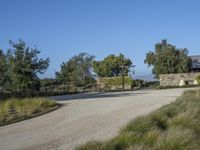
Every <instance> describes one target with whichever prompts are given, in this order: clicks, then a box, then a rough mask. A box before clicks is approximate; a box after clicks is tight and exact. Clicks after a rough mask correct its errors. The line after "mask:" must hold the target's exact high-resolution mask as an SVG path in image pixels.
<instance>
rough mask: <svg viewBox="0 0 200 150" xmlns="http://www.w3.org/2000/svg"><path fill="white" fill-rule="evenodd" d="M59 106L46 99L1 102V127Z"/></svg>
mask: <svg viewBox="0 0 200 150" xmlns="http://www.w3.org/2000/svg"><path fill="white" fill-rule="evenodd" d="M57 106H58V105H57V104H56V103H55V102H54V101H52V100H47V99H45V98H26V99H9V100H6V101H2V102H0V126H1V125H5V124H9V123H13V122H16V121H20V120H24V119H27V118H31V117H34V116H37V115H40V114H43V113H46V112H48V111H51V110H52V109H55V108H56V107H57Z"/></svg>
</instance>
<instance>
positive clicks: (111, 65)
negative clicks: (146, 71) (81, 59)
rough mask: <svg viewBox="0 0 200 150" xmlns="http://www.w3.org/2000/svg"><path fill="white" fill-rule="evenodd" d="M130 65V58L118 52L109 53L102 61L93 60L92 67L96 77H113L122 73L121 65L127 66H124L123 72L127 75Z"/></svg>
mask: <svg viewBox="0 0 200 150" xmlns="http://www.w3.org/2000/svg"><path fill="white" fill-rule="evenodd" d="M131 65H132V62H131V60H130V59H128V58H125V57H124V55H123V54H120V55H119V56H115V55H109V56H107V57H106V58H104V60H102V61H94V63H93V68H94V71H95V73H96V74H97V76H98V77H114V76H119V75H120V74H121V73H122V68H121V66H127V68H124V74H125V75H127V74H128V72H129V67H130V66H131Z"/></svg>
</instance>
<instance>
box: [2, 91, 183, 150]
mask: <svg viewBox="0 0 200 150" xmlns="http://www.w3.org/2000/svg"><path fill="white" fill-rule="evenodd" d="M183 91H184V89H169V90H140V91H134V92H123V93H121V92H118V93H101V94H98V93H93V94H78V95H69V96H58V97H53V98H54V99H56V100H58V102H59V103H62V104H63V105H64V106H62V107H61V108H60V109H58V110H56V111H53V112H51V113H48V114H46V115H42V116H40V117H36V118H33V119H30V120H25V121H22V122H18V123H15V124H12V125H8V126H3V127H0V149H2V150H23V149H24V150H40V149H41V150H51V149H52V150H54V149H56V150H69V149H74V147H75V146H77V145H78V144H82V143H84V142H86V141H89V140H106V139H109V138H111V137H113V136H115V135H116V134H117V133H118V131H119V129H120V127H122V126H123V125H124V124H126V123H127V122H128V121H130V120H131V119H132V118H135V117H137V116H140V115H143V114H147V113H149V112H151V111H153V110H155V109H157V108H159V107H161V106H162V105H165V104H168V103H170V102H172V101H174V100H175V99H176V97H177V96H179V95H181V94H182V92H183Z"/></svg>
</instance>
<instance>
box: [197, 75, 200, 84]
mask: <svg viewBox="0 0 200 150" xmlns="http://www.w3.org/2000/svg"><path fill="white" fill-rule="evenodd" d="M196 79H197V82H198V83H199V84H200V76H198V77H197V78H196Z"/></svg>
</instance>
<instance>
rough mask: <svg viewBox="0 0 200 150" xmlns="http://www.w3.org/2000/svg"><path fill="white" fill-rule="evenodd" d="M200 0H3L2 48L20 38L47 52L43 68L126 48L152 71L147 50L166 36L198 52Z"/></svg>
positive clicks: (143, 69) (142, 68)
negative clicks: (82, 54)
mask: <svg viewBox="0 0 200 150" xmlns="http://www.w3.org/2000/svg"><path fill="white" fill-rule="evenodd" d="M199 7H200V1H199V0H168V1H165V0H32V1H30V0H0V18H1V22H0V48H2V49H6V48H8V46H9V45H8V40H14V41H16V40H17V39H19V38H21V39H23V40H24V41H26V42H27V44H28V45H30V46H34V45H37V47H38V49H40V50H41V51H42V53H41V55H40V56H41V57H43V58H45V57H49V58H50V60H51V64H50V67H49V69H48V71H47V73H46V74H45V76H46V77H53V76H54V71H55V70H56V71H58V70H59V69H60V64H61V63H62V62H63V61H67V60H68V59H69V58H70V57H72V56H73V55H75V54H78V53H79V52H87V53H89V54H92V55H95V56H96V59H98V60H100V59H103V58H104V57H105V56H107V55H108V54H119V53H123V54H124V55H125V56H126V57H129V58H130V59H131V60H132V61H133V62H134V64H135V65H136V68H135V72H136V75H148V74H150V73H151V70H150V69H148V68H147V65H145V64H144V63H143V62H144V59H145V54H146V53H147V52H148V51H149V50H154V45H155V43H157V42H160V41H161V40H162V39H168V42H169V43H171V44H174V45H176V46H177V47H178V48H188V49H189V53H190V55H194V54H200V19H199V18H200V9H199Z"/></svg>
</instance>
